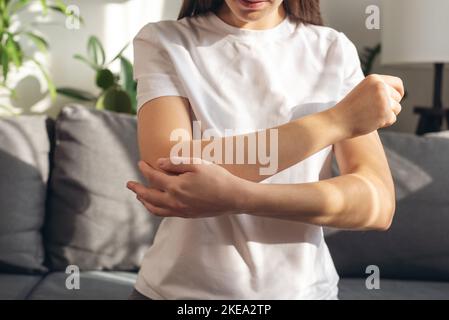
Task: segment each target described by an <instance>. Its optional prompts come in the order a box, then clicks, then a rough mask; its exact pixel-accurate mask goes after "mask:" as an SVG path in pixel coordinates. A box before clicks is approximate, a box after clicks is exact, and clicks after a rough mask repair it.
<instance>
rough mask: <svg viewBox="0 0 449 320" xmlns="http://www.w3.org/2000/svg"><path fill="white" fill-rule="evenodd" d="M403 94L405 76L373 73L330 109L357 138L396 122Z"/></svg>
mask: <svg viewBox="0 0 449 320" xmlns="http://www.w3.org/2000/svg"><path fill="white" fill-rule="evenodd" d="M403 97H404V85H403V83H402V80H401V79H399V78H397V77H392V76H384V75H369V76H368V77H366V78H365V79H364V80H363V81H362V82H361V83H360V84H359V85H358V86H357V87H355V88H354V90H352V91H351V92H350V93H349V94H348V95H347V96H346V97H345V98H344V99H343V100H342V101H340V102H339V103H338V104H337V105H336V106H335V107H334V108H332V109H330V110H329V111H331V112H333V113H334V116H335V117H336V118H337V119H338V121H339V122H340V123H343V126H344V129H345V130H347V131H346V132H347V136H349V137H357V136H361V135H364V134H368V133H370V132H373V131H375V130H377V129H380V128H384V127H389V126H391V125H393V124H394V123H395V122H396V117H397V115H398V114H399V113H400V112H401V104H400V102H401V100H402V98H403Z"/></svg>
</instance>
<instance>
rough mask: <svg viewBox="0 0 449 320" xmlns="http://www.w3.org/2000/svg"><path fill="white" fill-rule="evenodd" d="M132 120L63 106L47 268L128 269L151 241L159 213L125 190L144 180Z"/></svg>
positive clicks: (48, 229) (48, 225)
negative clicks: (148, 210)
mask: <svg viewBox="0 0 449 320" xmlns="http://www.w3.org/2000/svg"><path fill="white" fill-rule="evenodd" d="M136 130H137V128H136V118H135V117H133V116H129V115H125V114H117V113H112V112H107V111H99V110H92V109H88V108H86V107H83V106H67V107H65V108H63V110H62V112H61V114H60V116H59V118H58V119H57V121H56V127H55V136H56V147H55V154H54V168H53V171H52V176H51V182H50V187H51V198H50V208H49V212H48V220H47V222H46V228H45V236H46V248H47V251H48V258H49V263H50V266H51V268H52V269H56V270H65V269H66V267H67V265H77V266H78V267H79V268H80V269H81V270H103V269H104V270H122V271H123V270H134V269H136V268H138V266H139V264H140V261H141V258H142V257H143V254H144V251H145V250H146V248H147V247H148V246H149V245H150V244H151V243H152V240H153V236H154V232H155V230H156V228H157V226H158V224H159V219H156V218H155V217H154V216H152V215H150V214H149V213H148V212H147V210H146V209H145V208H144V207H143V206H142V205H141V203H140V202H138V201H137V200H136V199H135V196H134V195H133V193H132V192H130V191H129V190H128V189H127V188H126V182H127V181H128V180H136V181H141V182H145V180H144V179H143V177H142V176H141V175H140V172H139V170H138V168H137V162H138V159H139V154H138V147H137V133H136Z"/></svg>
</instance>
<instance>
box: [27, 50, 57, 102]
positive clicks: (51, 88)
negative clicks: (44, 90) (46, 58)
mask: <svg viewBox="0 0 449 320" xmlns="http://www.w3.org/2000/svg"><path fill="white" fill-rule="evenodd" d="M30 60H31V61H33V62H34V63H35V64H36V65H37V67H38V68H39V70H40V71H41V73H42V75H43V76H44V78H45V81H46V82H47V86H48V92H49V93H50V97H51V98H52V100H54V99H55V98H56V95H57V93H56V87H55V84H54V83H53V81H52V80H51V78H50V76H49V75H48V73H47V70H45V68H44V66H43V65H42V64H41V63H40V62H39V61H37V60H36V59H34V58H31V59H30Z"/></svg>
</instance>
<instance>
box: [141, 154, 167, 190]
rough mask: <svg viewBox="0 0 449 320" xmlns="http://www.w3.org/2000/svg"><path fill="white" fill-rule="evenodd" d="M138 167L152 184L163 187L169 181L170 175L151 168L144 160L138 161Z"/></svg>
mask: <svg viewBox="0 0 449 320" xmlns="http://www.w3.org/2000/svg"><path fill="white" fill-rule="evenodd" d="M138 166H139V169H140V171H141V172H142V174H143V175H144V176H145V178H147V179H148V180H149V181H150V182H151V183H152V184H153V185H154V186H156V187H158V188H161V189H165V188H166V187H167V185H168V184H169V183H170V176H169V175H167V174H165V173H163V172H160V171H158V170H156V169H153V168H152V167H151V166H149V165H148V164H147V163H145V162H144V161H139V164H138Z"/></svg>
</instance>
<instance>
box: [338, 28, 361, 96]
mask: <svg viewBox="0 0 449 320" xmlns="http://www.w3.org/2000/svg"><path fill="white" fill-rule="evenodd" d="M338 43H339V44H338V45H339V46H340V48H339V49H340V50H339V51H340V52H341V54H342V57H341V61H343V66H344V71H343V72H344V75H343V83H342V86H341V91H340V98H341V99H342V98H344V97H345V96H346V95H347V94H348V93H349V92H351V91H352V89H354V88H355V87H356V86H357V85H358V84H359V83H360V82H361V81H362V80H363V79H364V78H365V75H364V74H363V71H362V68H361V64H360V58H359V55H358V52H357V48H356V47H355V45H354V44H353V43H352V41H351V40H349V39H348V37H347V36H346V35H345V34H344V33H341V32H340V33H339V39H338Z"/></svg>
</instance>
